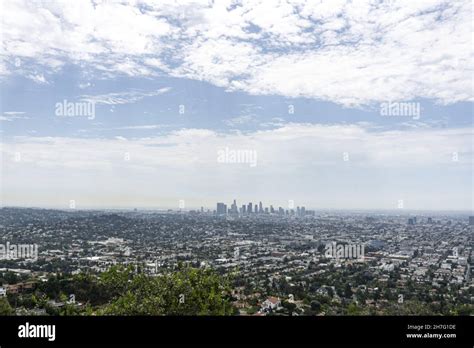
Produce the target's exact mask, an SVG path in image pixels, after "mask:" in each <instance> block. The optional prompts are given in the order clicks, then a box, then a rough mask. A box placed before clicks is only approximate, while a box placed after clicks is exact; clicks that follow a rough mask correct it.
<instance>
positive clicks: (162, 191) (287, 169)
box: [2, 123, 473, 209]
mask: <svg viewBox="0 0 474 348" xmlns="http://www.w3.org/2000/svg"><path fill="white" fill-rule="evenodd" d="M472 136H473V131H472V129H468V128H460V129H432V128H431V129H426V128H422V129H412V130H406V131H403V132H402V131H374V129H371V128H370V127H368V126H362V125H319V124H296V123H290V124H286V125H283V126H281V127H278V128H276V129H271V130H260V131H256V132H253V133H248V134H241V133H235V134H222V133H217V132H215V131H211V130H207V129H182V130H178V131H172V132H168V133H167V134H165V135H162V136H159V137H157V136H152V137H146V138H124V137H120V136H118V137H115V138H113V139H101V138H95V139H94V138H64V137H33V136H29V137H16V138H14V139H10V140H9V141H8V142H5V143H4V144H2V156H3V170H2V175H3V178H2V184H3V188H4V189H3V190H4V192H3V193H4V197H5V201H6V202H7V204H8V202H10V203H11V202H19V201H22V202H23V203H24V204H27V203H25V202H28V199H29V197H33V196H34V195H35V194H38V197H39V198H38V202H39V201H41V202H42V204H46V203H51V202H53V201H55V200H56V199H57V197H63V198H62V199H64V202H68V200H69V199H73V198H68V197H77V198H78V200H81V199H82V200H92V198H91V197H95V198H94V199H98V202H101V201H102V200H105V201H106V202H107V203H104V204H108V205H114V204H115V203H117V204H118V203H119V202H121V204H123V205H124V206H126V205H128V206H130V205H131V204H132V205H133V201H134V199H136V200H137V201H138V202H140V203H141V204H145V205H150V206H152V205H155V206H157V205H160V204H163V203H162V202H163V201H162V200H163V199H165V198H164V197H174V198H173V199H175V198H176V197H179V196H180V195H181V196H182V197H184V196H186V197H188V196H190V195H191V196H192V195H196V197H197V198H196V201H197V202H199V199H198V198H199V197H201V198H200V199H201V203H202V200H204V199H205V197H220V198H221V199H222V198H229V197H227V196H226V195H231V196H233V195H235V194H236V192H238V193H239V196H247V197H252V195H255V194H257V193H259V192H260V194H262V195H265V197H270V196H272V195H274V196H275V197H279V199H285V197H291V196H293V197H294V196H299V197H301V199H303V198H304V199H305V200H306V201H307V202H308V201H312V202H313V203H314V204H321V206H325V207H333V206H338V207H348V204H349V203H348V202H349V201H350V200H352V202H353V203H351V204H352V205H353V206H354V207H358V208H361V207H378V208H381V207H385V208H390V207H396V205H395V204H396V200H397V199H399V197H401V196H403V197H407V199H408V197H412V199H413V200H415V199H417V200H418V201H417V202H418V203H414V202H415V201H412V202H411V203H410V204H411V206H412V207H417V208H427V207H430V205H432V206H433V207H434V206H435V205H436V204H437V205H436V208H438V209H439V208H446V207H448V206H449V207H450V208H455V207H456V208H457V207H463V208H464V209H467V208H469V207H470V206H469V204H470V203H469V202H470V197H471V193H470V190H471V189H472V184H471V186H469V185H470V184H469V181H470V178H469V175H466V173H469V172H470V171H471V170H472V169H471V168H472V167H471V166H472V164H473V163H472ZM420 139H421V140H420ZM226 147H227V148H229V149H236V150H239V149H240V150H254V151H257V154H258V163H257V166H256V167H249V166H248V165H245V164H235V165H231V164H222V163H218V162H217V151H218V150H219V149H222V148H226ZM17 152H20V153H21V161H20V162H15V160H14V158H15V153H17ZM345 152H347V153H348V154H349V158H350V160H349V161H348V162H346V161H344V160H343V153H345ZM125 153H127V154H128V157H129V160H124V154H125ZM454 153H457V156H458V158H459V160H458V161H453V154H454ZM420 169H422V170H421V171H420ZM463 171H464V174H462V175H460V173H463ZM413 173H417V174H415V175H419V173H423V175H424V177H423V179H421V180H420V178H411V175H414V174H413ZM33 178H34V180H33ZM230 178H231V179H230ZM455 178H457V179H455ZM453 180H454V181H453ZM466 180H467V181H466ZM37 182H41V183H42V185H41V186H40V187H39V186H38V185H37ZM427 185H428V186H427ZM432 185H435V186H436V189H435V188H434V186H432ZM407 187H408V188H409V189H407ZM42 190H46V191H47V192H54V197H53V196H51V197H49V196H48V193H47V192H46V191H45V192H43V193H42V194H41V195H40V194H39V193H38V192H40V191H42ZM360 190H362V191H363V192H364V194H363V195H362V196H361V194H360ZM384 190H385V191H387V190H389V191H390V193H388V191H387V192H385V193H384V194H381V192H382V191H384ZM426 190H428V191H429V192H428V191H426ZM445 191H446V192H445ZM448 191H449V192H448ZM118 192H119V193H120V197H119V196H117V197H116V195H117V193H118ZM432 195H435V196H436V195H441V196H442V197H443V199H440V198H439V197H438V198H434V197H432ZM349 196H350V197H351V198H350V197H349ZM451 196H452V197H451ZM133 197H135V198H133ZM153 197H154V198H153ZM282 197H283V198H282ZM311 197H315V198H311ZM449 197H451V198H449ZM66 198H67V199H66ZM148 199H150V201H149V200H148ZM176 199H177V198H176ZM288 199H290V198H288ZM381 199H386V200H387V201H388V202H385V201H384V202H382V203H380V206H379V205H378V204H379V203H378V202H379V200H381ZM49 200H50V201H49ZM317 200H320V201H319V202H320V203H317ZM420 200H421V201H420ZM105 201H104V202H105ZM153 202H154V203H153ZM426 202H428V203H426ZM425 203H426V204H427V205H423V204H425ZM27 205H28V204H27ZM99 205H100V204H99ZM417 205H418V206H417Z"/></svg>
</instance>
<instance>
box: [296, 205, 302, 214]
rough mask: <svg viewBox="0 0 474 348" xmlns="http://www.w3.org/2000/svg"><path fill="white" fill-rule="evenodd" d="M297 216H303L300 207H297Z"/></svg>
mask: <svg viewBox="0 0 474 348" xmlns="http://www.w3.org/2000/svg"><path fill="white" fill-rule="evenodd" d="M296 216H301V209H300V207H296Z"/></svg>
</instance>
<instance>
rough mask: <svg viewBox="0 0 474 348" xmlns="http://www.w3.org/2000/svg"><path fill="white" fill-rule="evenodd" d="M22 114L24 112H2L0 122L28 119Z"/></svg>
mask: <svg viewBox="0 0 474 348" xmlns="http://www.w3.org/2000/svg"><path fill="white" fill-rule="evenodd" d="M24 114H25V112H24V111H5V112H3V115H0V121H7V122H11V121H13V120H18V119H25V120H27V119H29V117H27V116H24Z"/></svg>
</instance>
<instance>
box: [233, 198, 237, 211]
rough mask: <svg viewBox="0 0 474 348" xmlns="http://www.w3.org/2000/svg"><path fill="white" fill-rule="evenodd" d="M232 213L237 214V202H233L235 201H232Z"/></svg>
mask: <svg viewBox="0 0 474 348" xmlns="http://www.w3.org/2000/svg"><path fill="white" fill-rule="evenodd" d="M232 212H233V213H235V214H237V213H238V210H237V202H236V201H235V199H234V203H232Z"/></svg>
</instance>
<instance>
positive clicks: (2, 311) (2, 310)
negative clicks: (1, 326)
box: [0, 297, 15, 316]
mask: <svg viewBox="0 0 474 348" xmlns="http://www.w3.org/2000/svg"><path fill="white" fill-rule="evenodd" d="M14 312H15V311H14V310H13V308H12V307H11V306H10V303H8V300H7V299H6V298H5V297H2V298H0V316H1V315H13V314H14Z"/></svg>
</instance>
